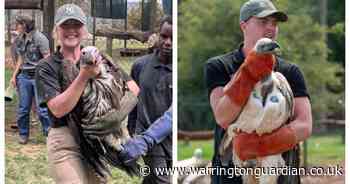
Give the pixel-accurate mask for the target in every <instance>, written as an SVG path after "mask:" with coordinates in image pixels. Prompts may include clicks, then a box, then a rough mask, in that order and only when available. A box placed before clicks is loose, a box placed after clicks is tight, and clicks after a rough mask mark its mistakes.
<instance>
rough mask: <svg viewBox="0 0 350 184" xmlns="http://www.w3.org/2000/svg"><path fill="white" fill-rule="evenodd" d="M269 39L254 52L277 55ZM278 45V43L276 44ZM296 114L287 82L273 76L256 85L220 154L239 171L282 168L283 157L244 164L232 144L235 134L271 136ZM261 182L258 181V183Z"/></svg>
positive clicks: (270, 183)
mask: <svg viewBox="0 0 350 184" xmlns="http://www.w3.org/2000/svg"><path fill="white" fill-rule="evenodd" d="M272 42H274V41H272V40H271V39H269V38H262V39H260V40H258V42H257V43H256V45H255V47H254V50H255V51H257V53H259V51H260V52H264V53H265V54H266V53H268V54H274V52H270V51H269V49H271V48H269V46H268V45H269V44H271V43H272ZM274 43H276V42H274ZM276 44H277V43H276ZM293 111H294V99H293V92H292V90H291V88H290V86H289V83H288V81H287V80H286V78H285V77H284V76H283V75H282V74H281V73H279V72H275V71H273V72H271V74H269V75H268V76H266V77H265V78H263V79H262V80H261V81H259V82H258V83H256V84H255V86H254V89H253V90H252V92H251V94H250V96H249V98H248V101H247V103H246V104H245V105H244V107H243V108H242V110H241V112H240V114H239V115H238V117H237V118H236V120H234V122H233V123H232V124H231V125H230V126H229V127H228V128H227V131H226V134H225V135H224V138H223V140H222V142H221V145H220V148H219V149H220V150H219V153H220V154H221V157H222V158H223V159H222V161H223V162H227V161H228V160H229V159H232V161H233V162H234V164H235V165H237V166H238V167H260V168H268V167H283V166H285V162H284V160H283V158H282V155H281V154H276V155H270V156H266V157H261V158H257V159H255V160H247V161H242V160H240V159H239V157H238V156H237V155H236V154H235V150H233V149H232V146H231V144H232V140H233V139H234V138H235V135H236V133H238V132H241V131H242V132H246V133H253V132H256V133H257V134H258V135H262V134H266V133H271V132H272V131H274V130H275V129H278V128H279V127H281V126H282V125H284V124H285V123H287V121H288V119H289V118H291V117H292V115H293ZM242 177H243V183H245V184H252V183H260V184H274V183H277V178H278V176H277V175H261V176H247V175H245V176H242ZM255 177H256V178H258V181H257V180H256V179H255Z"/></svg>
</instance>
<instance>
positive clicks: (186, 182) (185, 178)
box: [177, 148, 211, 184]
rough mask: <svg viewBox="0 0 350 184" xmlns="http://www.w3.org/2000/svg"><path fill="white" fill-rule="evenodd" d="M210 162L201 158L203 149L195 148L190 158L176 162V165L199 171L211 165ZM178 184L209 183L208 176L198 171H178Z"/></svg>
mask: <svg viewBox="0 0 350 184" xmlns="http://www.w3.org/2000/svg"><path fill="white" fill-rule="evenodd" d="M210 164H211V163H210V162H209V161H207V160H204V159H203V151H202V149H200V148H197V149H195V151H194V153H193V156H192V158H189V159H186V160H181V161H178V162H177V166H179V167H181V168H187V170H188V171H190V168H193V170H196V169H197V171H199V170H200V169H202V170H204V169H205V168H206V167H211V165H210ZM178 183H179V184H197V183H198V184H199V183H200V184H209V183H210V176H209V175H203V173H201V172H198V173H195V172H188V173H186V174H184V173H181V172H179V176H178Z"/></svg>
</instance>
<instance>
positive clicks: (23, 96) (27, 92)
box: [16, 73, 51, 137]
mask: <svg viewBox="0 0 350 184" xmlns="http://www.w3.org/2000/svg"><path fill="white" fill-rule="evenodd" d="M16 83H17V90H18V95H19V104H18V109H17V124H18V128H19V135H20V136H24V137H29V127H30V125H29V122H30V121H29V120H30V110H31V107H32V101H33V97H35V103H36V111H37V114H38V116H39V120H40V122H41V124H42V131H43V134H44V135H47V133H48V129H49V126H50V124H51V123H50V122H51V121H50V119H49V115H48V110H47V108H42V107H39V104H38V93H37V89H36V86H35V80H34V79H33V78H32V77H30V76H28V75H26V74H23V73H20V74H19V75H18V76H17V81H16Z"/></svg>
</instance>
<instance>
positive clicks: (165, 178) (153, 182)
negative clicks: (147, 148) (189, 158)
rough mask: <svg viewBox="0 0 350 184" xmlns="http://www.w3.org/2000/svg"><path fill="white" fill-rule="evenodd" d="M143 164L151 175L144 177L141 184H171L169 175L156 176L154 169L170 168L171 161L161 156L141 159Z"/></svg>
mask: <svg viewBox="0 0 350 184" xmlns="http://www.w3.org/2000/svg"><path fill="white" fill-rule="evenodd" d="M143 160H144V161H145V164H146V165H147V166H149V167H150V169H151V173H150V175H148V176H146V177H145V178H144V179H143V181H142V183H143V184H169V183H171V177H170V175H157V173H156V172H155V168H166V167H168V168H170V167H171V161H169V160H167V159H166V158H165V157H161V156H145V157H143Z"/></svg>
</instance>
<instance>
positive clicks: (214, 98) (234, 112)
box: [210, 87, 241, 128]
mask: <svg viewBox="0 0 350 184" xmlns="http://www.w3.org/2000/svg"><path fill="white" fill-rule="evenodd" d="M223 89H224V87H216V88H215V89H213V90H212V92H211V93H210V106H211V108H212V110H213V112H214V117H215V120H216V122H217V124H218V125H220V126H221V127H223V128H226V127H227V126H228V125H229V124H231V123H232V122H233V121H234V120H235V119H236V117H237V116H238V114H239V112H240V111H241V107H239V106H237V105H235V104H234V103H233V102H232V101H231V100H230V99H229V97H228V96H226V95H225V94H224V90H223Z"/></svg>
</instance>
